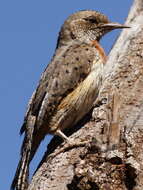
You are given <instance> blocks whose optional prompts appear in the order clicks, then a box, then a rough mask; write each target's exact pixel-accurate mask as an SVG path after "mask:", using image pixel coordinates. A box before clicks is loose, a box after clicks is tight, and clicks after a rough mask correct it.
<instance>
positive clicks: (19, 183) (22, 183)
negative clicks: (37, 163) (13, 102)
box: [11, 116, 36, 190]
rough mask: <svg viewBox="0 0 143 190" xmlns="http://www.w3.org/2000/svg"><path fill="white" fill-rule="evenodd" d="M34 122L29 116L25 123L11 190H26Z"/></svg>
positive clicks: (33, 117)
mask: <svg viewBox="0 0 143 190" xmlns="http://www.w3.org/2000/svg"><path fill="white" fill-rule="evenodd" d="M35 120H36V117H35V116H30V117H29V118H28V120H27V122H26V131H25V138H24V141H23V145H22V149H21V159H20V161H19V164H18V167H17V170H16V174H15V177H14V179H13V182H12V185H11V190H14V189H16V190H26V189H27V187H28V177H29V163H30V161H31V159H32V158H31V150H32V146H33V145H32V144H33V132H34V125H35Z"/></svg>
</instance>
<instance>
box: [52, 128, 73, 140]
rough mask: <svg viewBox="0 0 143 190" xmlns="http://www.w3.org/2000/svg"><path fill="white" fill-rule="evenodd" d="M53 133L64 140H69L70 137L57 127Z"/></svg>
mask: <svg viewBox="0 0 143 190" xmlns="http://www.w3.org/2000/svg"><path fill="white" fill-rule="evenodd" d="M55 134H56V135H58V136H60V137H61V138H62V139H63V140H64V141H66V142H70V139H69V138H68V137H67V136H66V135H65V134H64V133H63V132H62V131H61V130H59V129H58V130H57V131H56V133H55Z"/></svg>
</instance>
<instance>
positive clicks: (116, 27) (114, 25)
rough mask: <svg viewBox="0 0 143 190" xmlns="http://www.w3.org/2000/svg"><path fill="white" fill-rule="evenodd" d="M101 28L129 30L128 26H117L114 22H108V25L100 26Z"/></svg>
mask: <svg viewBox="0 0 143 190" xmlns="http://www.w3.org/2000/svg"><path fill="white" fill-rule="evenodd" d="M101 27H103V28H109V29H112V30H113V29H118V28H130V26H126V25H124V24H119V23H116V22H110V23H106V24H102V25H101Z"/></svg>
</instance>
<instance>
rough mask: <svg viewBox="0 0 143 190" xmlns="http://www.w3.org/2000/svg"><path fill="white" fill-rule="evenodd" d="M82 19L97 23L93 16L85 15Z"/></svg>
mask: <svg viewBox="0 0 143 190" xmlns="http://www.w3.org/2000/svg"><path fill="white" fill-rule="evenodd" d="M84 20H86V21H88V22H90V23H92V24H98V22H97V20H96V18H95V17H87V18H84Z"/></svg>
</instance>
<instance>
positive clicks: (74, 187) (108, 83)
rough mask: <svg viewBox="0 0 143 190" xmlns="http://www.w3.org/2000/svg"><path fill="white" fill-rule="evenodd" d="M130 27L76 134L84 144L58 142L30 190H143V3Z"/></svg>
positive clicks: (140, 0) (132, 16)
mask: <svg viewBox="0 0 143 190" xmlns="http://www.w3.org/2000/svg"><path fill="white" fill-rule="evenodd" d="M126 25H129V26H131V28H130V29H125V30H123V31H122V33H121V35H120V37H119V38H118V40H117V42H116V44H115V45H114V47H113V49H112V50H111V52H110V55H109V59H108V61H107V63H106V66H105V68H104V73H103V85H102V88H101V90H100V94H99V96H98V100H96V102H95V104H94V109H93V110H92V113H91V114H89V115H88V116H86V117H85V118H84V120H83V121H82V122H80V123H79V124H78V126H82V128H80V129H79V130H78V131H76V132H75V133H73V135H71V138H72V139H73V140H74V142H81V144H80V145H79V146H73V147H68V146H67V145H66V143H64V145H63V144H62V145H60V146H58V147H57V148H56V146H57V144H59V139H58V138H56V137H55V138H54V139H53V140H52V142H51V143H50V145H49V146H48V151H47V152H46V153H45V156H44V158H43V160H42V162H41V164H40V166H39V168H38V170H37V172H36V173H35V174H34V176H33V179H32V181H31V184H30V185H29V188H28V189H29V190H98V189H101V190H111V189H112V190H114V189H116V190H143V0H135V1H134V4H133V6H132V8H131V10H130V13H129V16H128V19H127V22H126ZM83 123H84V124H83ZM87 140H88V141H89V142H88V143H86V144H85V145H84V141H87ZM82 143H83V144H82ZM55 148H56V149H55ZM52 152H53V153H52Z"/></svg>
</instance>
